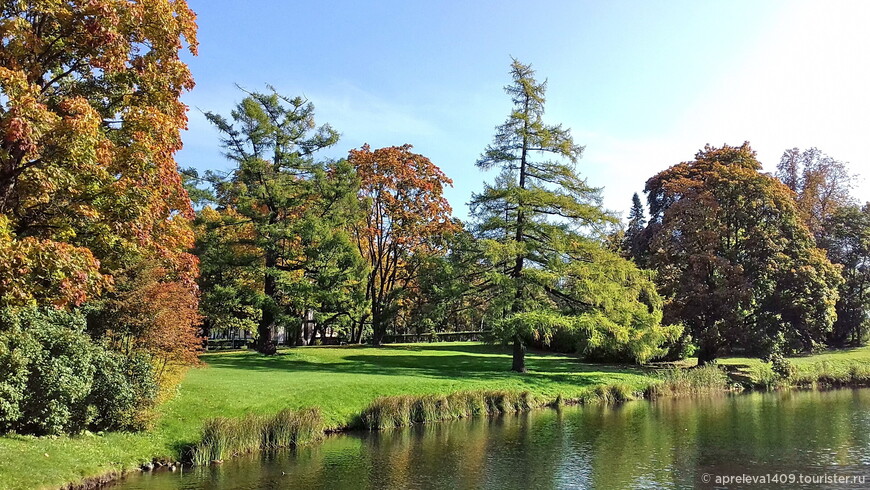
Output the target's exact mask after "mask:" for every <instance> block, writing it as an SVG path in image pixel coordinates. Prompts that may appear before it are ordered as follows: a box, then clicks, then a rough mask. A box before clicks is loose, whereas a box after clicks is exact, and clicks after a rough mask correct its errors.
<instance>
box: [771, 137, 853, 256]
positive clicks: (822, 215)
mask: <svg viewBox="0 0 870 490" xmlns="http://www.w3.org/2000/svg"><path fill="white" fill-rule="evenodd" d="M776 176H777V177H779V179H780V180H781V181H782V182H783V183H784V184H785V185H786V186H788V188H789V189H791V190H792V191H794V193H795V201H796V202H797V207H798V211H799V212H800V213H801V217H803V219H804V221H805V222H806V223H807V226H808V227H809V229H810V231H811V232H812V233H813V235H814V236H815V237H816V238H817V239H818V238H820V237H821V233H823V232H824V227H825V222H826V221H827V220H828V219H829V218H830V217H831V216H833V215H834V213H835V212H836V211H837V209H838V208H840V207H841V206H847V205H850V204H853V199H852V197H851V195H850V192H851V191H852V188H853V187H854V180H855V176H854V175H852V174H851V173H849V170H848V169H847V168H846V165H845V164H844V163H843V162H841V161H839V160H836V159H834V158H831V157H830V156H828V155H826V154H825V153H823V152H822V151H820V150H819V149H818V148H809V149H807V150H804V151H800V150H799V149H797V148H792V149H790V150H786V151H785V152H783V154H782V158H780V161H779V164H778V165H777V166H776Z"/></svg>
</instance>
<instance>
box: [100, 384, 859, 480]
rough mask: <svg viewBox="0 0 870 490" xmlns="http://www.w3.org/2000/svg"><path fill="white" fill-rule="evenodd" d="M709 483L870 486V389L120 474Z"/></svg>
mask: <svg viewBox="0 0 870 490" xmlns="http://www.w3.org/2000/svg"><path fill="white" fill-rule="evenodd" d="M765 478H766V479H767V480H766V481H765V480H764V479H765ZM741 479H742V480H741ZM717 483H718V485H717ZM699 486H700V487H706V488H712V487H714V486H718V487H719V488H726V487H727V488H746V487H756V488H761V487H764V488H777V487H779V488H868V487H870V389H861V390H836V391H827V392H797V391H791V392H782V393H751V394H746V395H736V396H719V397H711V398H692V399H663V400H658V401H654V402H646V401H638V402H630V403H626V404H624V405H621V406H618V407H602V406H585V407H566V408H563V409H561V410H539V411H535V412H532V413H528V414H519V415H507V416H502V417H497V418H491V419H487V418H478V419H471V420H460V421H454V422H447V423H443V424H433V425H428V426H421V427H414V428H409V429H403V430H393V431H386V432H356V433H348V434H343V435H333V436H330V437H328V438H327V439H326V440H325V441H324V442H323V443H321V444H315V445H313V446H311V447H305V448H299V449H296V450H293V451H281V452H277V453H271V454H258V455H251V456H246V457H241V458H237V459H233V460H231V461H227V462H225V463H224V464H222V465H215V466H211V467H201V468H186V469H185V470H184V471H183V472H174V473H170V472H155V473H152V474H143V475H141V476H135V477H130V478H127V479H126V480H124V481H122V482H120V483H119V484H118V485H117V487H120V488H125V489H230V488H232V489H260V488H304V489H308V488H314V489H316V488H372V489H380V488H384V489H386V488H390V489H392V488H420V489H425V488H492V489H508V488H516V489H529V488H691V487H699ZM117 487H116V488H117Z"/></svg>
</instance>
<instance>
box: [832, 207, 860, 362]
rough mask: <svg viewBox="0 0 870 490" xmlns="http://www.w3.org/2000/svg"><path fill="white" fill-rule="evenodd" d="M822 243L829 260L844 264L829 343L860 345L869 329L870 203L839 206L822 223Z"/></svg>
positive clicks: (838, 345)
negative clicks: (834, 320) (835, 316)
mask: <svg viewBox="0 0 870 490" xmlns="http://www.w3.org/2000/svg"><path fill="white" fill-rule="evenodd" d="M821 245H822V246H823V247H824V248H825V249H826V250H827V251H828V257H829V258H830V259H831V262H833V263H835V264H840V265H842V266H843V279H844V282H843V285H842V286H841V287H840V299H839V300H838V301H837V321H836V322H835V323H834V327H833V330H832V332H831V335H830V339H829V340H830V343H831V344H832V345H834V346H837V347H843V346H845V345H847V344H852V345H858V344H861V343H863V342H865V341H866V339H867V332H868V330H870V328H868V327H870V325H868V323H870V315H868V313H870V204H865V205H864V207H863V208H859V207H858V206H842V207H840V208H838V209H837V210H836V211H835V212H834V214H833V215H832V216H831V217H830V218H829V219H828V221H827V222H826V223H825V230H824V239H823V241H822V242H821Z"/></svg>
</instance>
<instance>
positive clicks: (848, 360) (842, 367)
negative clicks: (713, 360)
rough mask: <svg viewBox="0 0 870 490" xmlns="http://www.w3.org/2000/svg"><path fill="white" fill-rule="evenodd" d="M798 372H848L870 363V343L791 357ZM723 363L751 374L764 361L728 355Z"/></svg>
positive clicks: (721, 360) (722, 360) (721, 362)
mask: <svg viewBox="0 0 870 490" xmlns="http://www.w3.org/2000/svg"><path fill="white" fill-rule="evenodd" d="M789 361H790V362H791V363H792V364H793V365H794V367H795V369H796V370H797V372H798V373H801V372H810V371H817V370H819V369H824V370H825V371H827V372H829V373H832V374H842V373H846V372H847V371H848V370H849V368H850V367H851V366H852V365H853V364H856V363H859V364H868V365H870V345H868V346H864V347H853V348H849V349H840V350H832V351H826V352H822V353H820V354H814V355H811V356H800V357H790V358H789ZM719 364H721V365H730V366H735V367H736V368H738V369H739V370H740V371H743V372H745V373H747V374H751V373H752V371H753V369H757V368H758V367H760V366H761V365H762V364H763V363H762V362H761V360H759V359H754V358H749V357H726V358H723V359H720V360H719Z"/></svg>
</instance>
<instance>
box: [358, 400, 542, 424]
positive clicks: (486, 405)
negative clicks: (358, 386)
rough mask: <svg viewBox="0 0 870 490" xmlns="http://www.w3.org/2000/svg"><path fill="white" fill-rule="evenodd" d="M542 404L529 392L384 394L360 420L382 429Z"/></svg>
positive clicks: (516, 410)
mask: <svg viewBox="0 0 870 490" xmlns="http://www.w3.org/2000/svg"><path fill="white" fill-rule="evenodd" d="M542 405H543V403H541V402H540V401H538V400H537V399H536V398H535V397H534V396H533V395H532V394H531V393H529V392H528V391H524V392H519V393H518V392H512V391H460V392H456V393H451V394H449V395H400V396H382V397H379V398H377V399H376V400H375V401H373V402H372V403H371V404H370V405H369V406H368V407H366V408H365V409H364V410H363V411H362V413H361V414H360V416H359V423H360V425H361V426H362V427H365V428H367V429H370V430H379V429H389V428H394V427H406V426H409V425H414V424H426V423H430V422H437V421H441V420H451V419H461V418H466V417H474V416H479V415H495V414H500V413H513V412H527V411H529V410H532V409H534V408H537V407H540V406H542Z"/></svg>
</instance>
